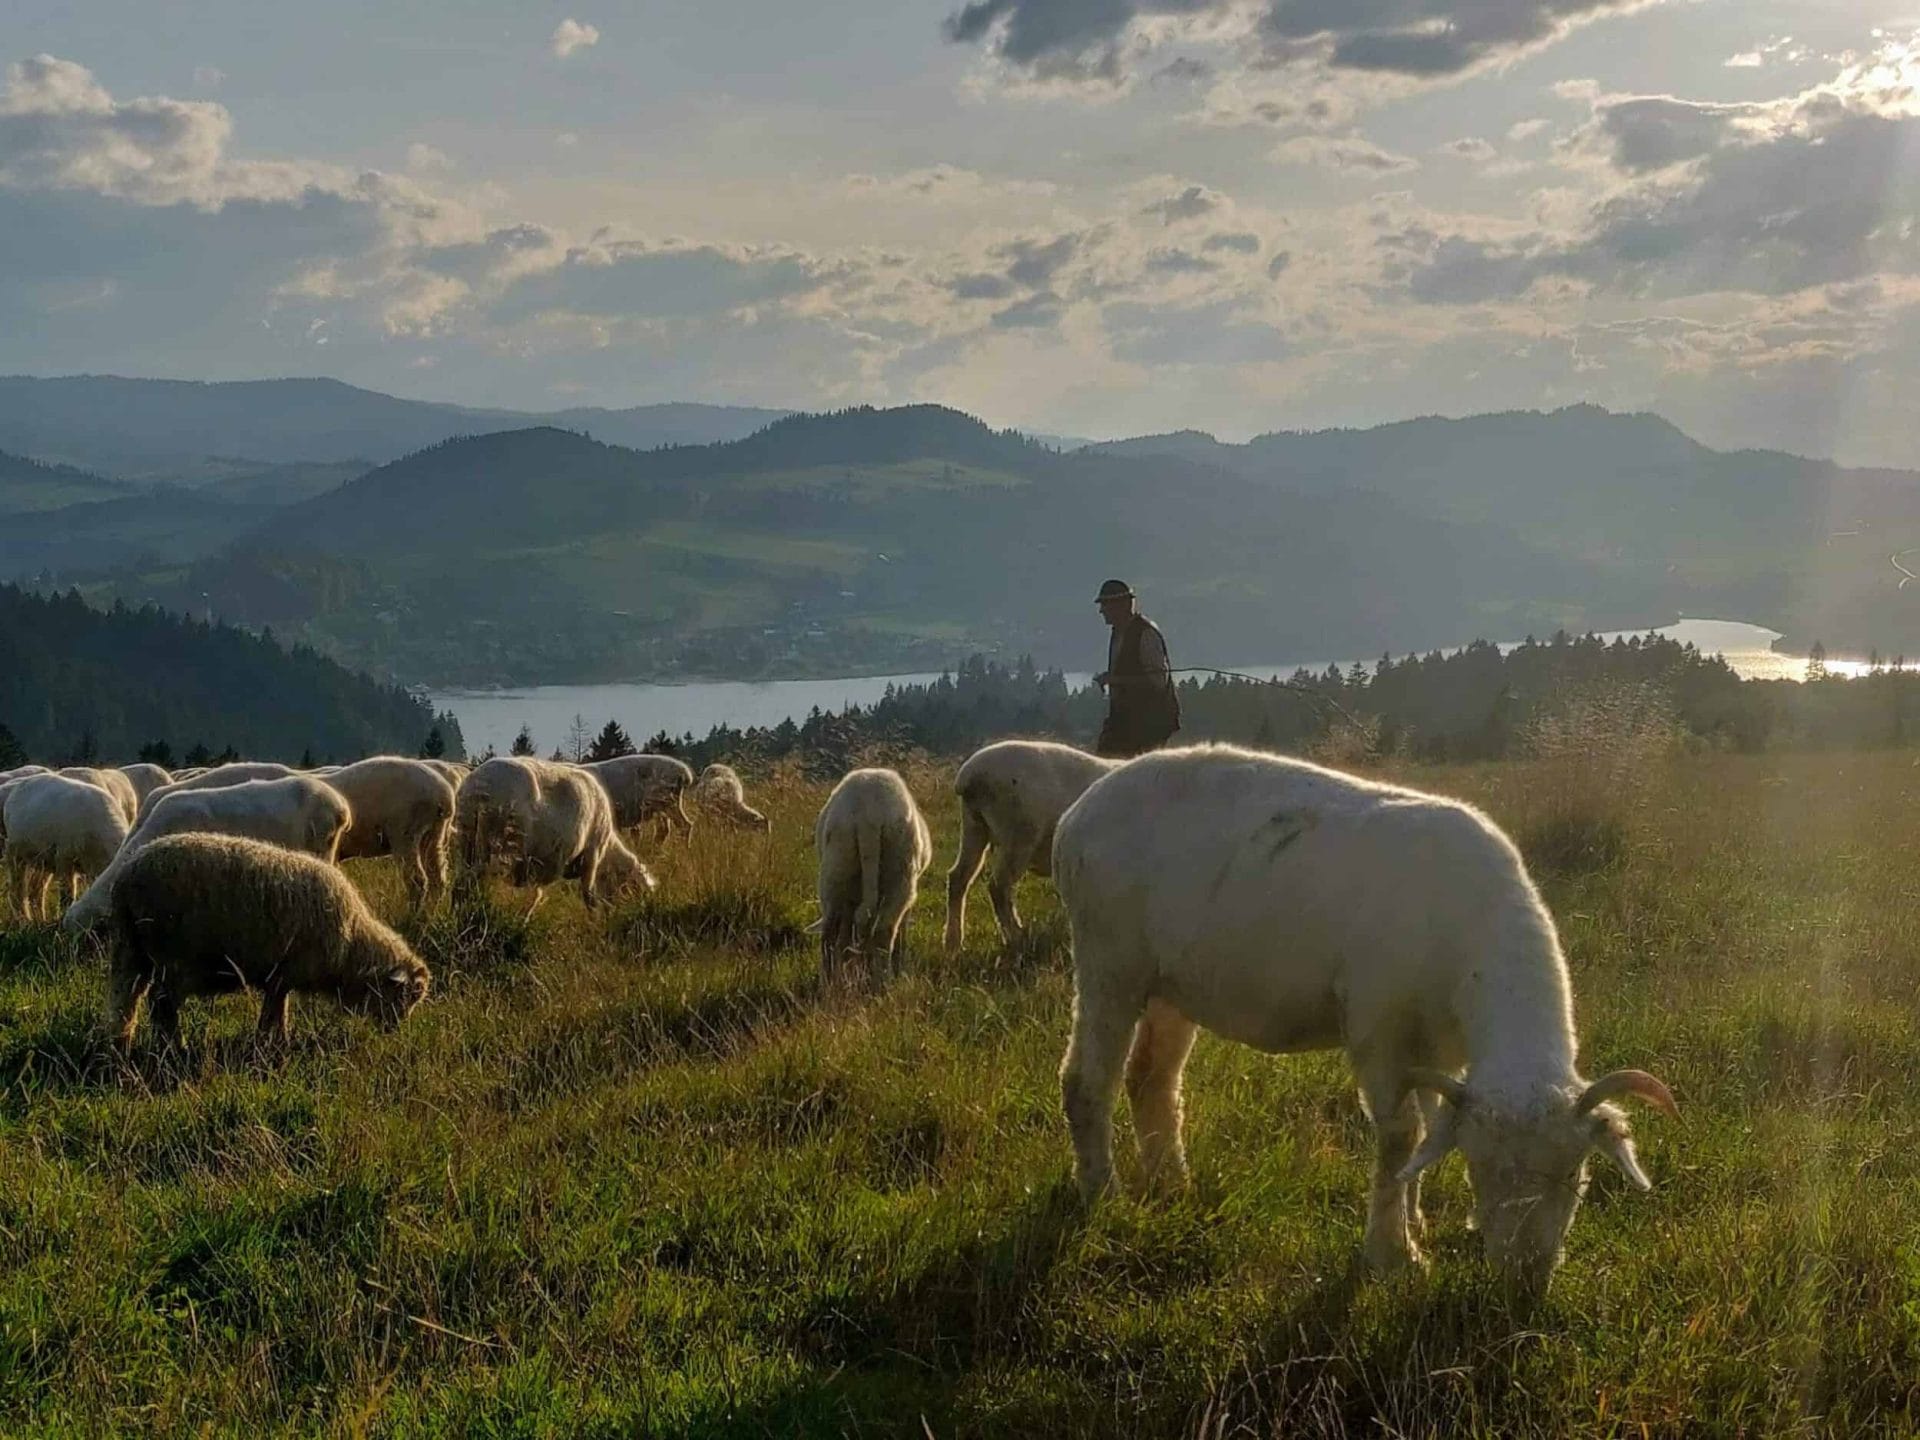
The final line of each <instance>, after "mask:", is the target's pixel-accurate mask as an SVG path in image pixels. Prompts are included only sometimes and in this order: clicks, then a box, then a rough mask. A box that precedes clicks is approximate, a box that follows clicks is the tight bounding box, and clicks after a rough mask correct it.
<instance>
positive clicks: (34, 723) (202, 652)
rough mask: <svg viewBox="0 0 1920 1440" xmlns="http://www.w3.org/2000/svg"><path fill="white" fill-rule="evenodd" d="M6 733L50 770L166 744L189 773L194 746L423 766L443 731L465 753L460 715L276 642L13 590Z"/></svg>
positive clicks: (452, 751) (4, 595)
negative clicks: (402, 757) (405, 760)
mask: <svg viewBox="0 0 1920 1440" xmlns="http://www.w3.org/2000/svg"><path fill="white" fill-rule="evenodd" d="M0 727H4V733H7V734H11V736H12V738H13V740H14V742H15V743H16V744H17V745H18V747H19V748H20V749H21V750H24V751H25V753H26V756H27V757H28V758H30V759H33V760H36V761H40V762H42V763H46V764H55V763H67V762H71V761H75V760H95V759H97V760H100V761H102V762H106V763H112V764H120V763H124V762H126V761H129V760H133V759H135V758H136V757H137V756H138V755H139V753H140V751H141V750H142V748H143V747H154V746H162V745H163V746H165V747H166V748H167V750H169V751H170V752H171V755H172V758H173V759H174V760H176V761H177V762H179V763H186V761H187V755H188V752H189V751H191V750H193V749H194V748H195V747H196V746H203V747H205V748H206V749H208V750H210V751H213V752H222V751H229V750H230V751H234V752H237V753H239V754H240V755H243V756H245V757H247V758H248V759H257V760H283V761H286V762H288V763H294V762H297V761H299V760H301V758H302V757H303V756H311V757H312V758H313V759H314V760H316V761H326V760H344V759H351V758H355V757H358V756H362V755H370V754H375V753H379V752H382V751H395V752H399V753H401V754H408V755H411V754H415V753H418V752H419V751H421V750H422V748H423V747H430V740H429V737H430V736H431V735H432V733H433V732H434V731H435V729H436V728H437V729H438V731H439V741H438V748H439V749H440V750H441V751H442V752H443V753H445V754H446V755H448V756H450V757H458V756H460V755H462V754H464V753H465V749H464V745H463V743H462V741H461V736H460V730H459V725H458V722H456V721H455V720H454V719H453V718H452V717H451V716H448V715H442V716H435V715H434V714H433V713H432V711H431V709H430V708H429V707H428V706H427V704H426V703H425V702H424V701H422V700H419V699H416V698H415V697H414V696H412V695H410V694H409V693H408V692H407V691H405V690H403V689H400V688H399V687H398V686H393V685H383V684H380V683H379V682H377V681H375V680H372V679H370V678H368V677H367V676H365V675H360V674H357V673H355V672H354V671H351V670H348V669H345V668H344V667H342V666H340V665H338V664H336V663H334V662H333V661H331V660H328V659H326V658H325V657H323V656H321V655H319V654H317V653H315V652H314V651H313V650H310V649H307V648H305V647H302V646H296V647H294V648H293V649H291V650H289V649H287V648H285V647H283V646H282V645H280V644H279V643H278V642H276V641H275V640H274V639H273V637H272V636H271V634H267V635H254V634H250V633H248V632H247V631H244V630H238V629H235V628H233V627H232V626H228V625H220V624H215V625H208V624H204V623H202V622H200V621H196V620H190V619H187V618H184V617H182V616H178V615H171V614H168V613H166V612H164V611H162V610H159V609H156V608H152V607H147V608H142V609H138V610H134V609H128V608H125V607H122V606H116V607H115V608H114V609H112V610H106V611H103V610H96V609H93V608H92V607H90V606H88V605H87V604H86V603H85V602H83V601H82V600H81V599H80V597H79V596H78V595H76V594H71V593H69V594H67V595H55V596H39V595H33V594H29V593H27V592H26V591H23V590H20V589H18V588H16V587H14V586H10V585H0ZM4 744H5V740H4V738H0V745H4ZM7 748H12V747H7Z"/></svg>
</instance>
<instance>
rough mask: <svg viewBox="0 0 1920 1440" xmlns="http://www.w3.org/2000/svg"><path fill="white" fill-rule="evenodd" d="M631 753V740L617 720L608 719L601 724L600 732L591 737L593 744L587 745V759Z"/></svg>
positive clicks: (632, 750) (605, 758)
mask: <svg viewBox="0 0 1920 1440" xmlns="http://www.w3.org/2000/svg"><path fill="white" fill-rule="evenodd" d="M633 753H634V745H633V741H632V740H631V739H630V738H629V737H628V735H627V732H626V731H625V730H622V729H621V728H620V722H619V721H618V720H609V721H607V723H606V724H605V725H603V726H601V728H600V733H599V734H598V735H596V736H594V737H593V744H591V745H590V746H588V747H587V759H589V760H613V759H616V758H618V757H619V756H621V755H631V754H633Z"/></svg>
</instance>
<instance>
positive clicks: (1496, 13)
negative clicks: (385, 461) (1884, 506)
mask: <svg viewBox="0 0 1920 1440" xmlns="http://www.w3.org/2000/svg"><path fill="white" fill-rule="evenodd" d="M1917 30H1920V14H1916V13H1915V12H1912V11H1902V10H1900V9H1899V8H1897V7H1895V6H1893V5H1891V4H1882V3H1878V0H1780V3H1775V0H978V3H974V4H971V5H967V6H966V7H965V8H964V9H955V8H953V7H952V6H950V5H949V4H946V3H941V0H935V3H929V4H922V3H918V0H786V3H779V4H775V3H769V0H705V3H702V4H697V5H685V4H675V5H665V4H658V3H649V4H644V5H642V4H635V3H620V4H614V3H597V0H570V3H569V5H566V6H561V7H547V6H543V5H538V4H526V3H514V4H503V3H476V0H465V3H460V4H449V3H444V0H412V3H409V4H407V5H404V6H395V5H392V4H388V3H382V4H378V5H375V4H369V3H363V0H333V3H330V4H328V5H325V6H316V5H310V4H300V5H293V4H281V3H277V0H246V3H244V4H242V3H229V0H198V3H196V4H195V5H193V6H191V7H185V6H172V5H168V6H156V5H153V4H151V3H126V0H88V3H85V4H75V3H72V0H60V3H49V0H24V6H23V3H22V0H12V3H11V4H10V5H9V7H8V22H7V25H6V27H5V30H4V33H3V34H0V44H4V45H6V46H8V47H10V49H9V51H8V53H5V54H0V61H4V62H6V64H7V66H8V68H7V70H6V73H5V78H4V82H3V83H0V371H7V372H28V373H36V374H55V373H69V372H74V371H96V372H114V373H119V374H138V375H168V376H179V377H209V378H238V377H251V376H263V375H286V374H330V375H337V376H339V377H341V378H343V379H346V380H350V381H353V382H355V383H358V384H363V385H368V386H372V387H375V388H378V389H384V390H390V391H395V392H398V393H402V394H409V395H419V396H424V397H432V398H445V399H452V400H459V401H465V402H470V403H486V404H506V405H515V406H521V407H526V408H547V407H553V406H559V405H568V404H586V403H593V404H606V405H626V404H635V403H641V402H647V401H658V400H711V401H725V402H736V403H756V404H767V405H792V406H807V407H818V406H824V405H833V404H847V403H853V402H859V401H870V402H873V403H878V404H889V403H899V402H904V401H910V400H939V401H944V402H946V403H949V404H953V405H957V406H960V407H962V408H965V409H968V410H971V411H974V412H975V413H977V414H980V415H982V416H983V417H984V418H986V419H988V420H990V421H992V422H994V423H997V424H1006V425H1015V424H1017V425H1021V426H1024V427H1028V428H1033V429H1038V430H1042V431H1051V432H1056V433H1071V434H1081V435H1090V436H1108V435H1117V434H1134V433H1140V432H1143V431H1149V430H1161V429H1173V428H1179V427H1185V426H1193V427H1199V428H1204V429H1211V430H1214V431H1215V432H1217V433H1219V434H1221V435H1223V436H1228V437H1234V438H1238V437H1242V436H1245V435H1248V434H1251V433H1255V432H1258V431H1262V430H1270V429H1279V428H1289V427H1299V426H1318V425H1329V424H1355V423H1367V422H1371V421H1375V420H1381V419H1390V418H1397V417H1402V416H1406V415H1412V414H1422V413H1430V412H1436V411H1438V412H1443V413H1453V414H1458V413H1467V412H1472V411H1478V410H1491V409H1502V408H1512V407H1519V406H1551V405H1557V404H1563V403H1567V402H1570V401H1573V400H1579V399H1590V400H1595V401H1598V402H1600V403H1602V404H1606V405H1609V406H1613V407H1615V408H1622V409H1635V408H1649V409H1654V410H1658V411H1660V412H1661V413H1663V414H1665V415H1668V416H1669V417H1671V418H1672V419H1674V420H1676V421H1677V422H1679V423H1680V424H1682V425H1683V426H1685V427H1687V428H1688V429H1689V430H1691V431H1692V432H1693V433H1695V434H1697V435H1699V436H1700V437H1701V438H1703V439H1707V440H1709V441H1711V442H1713V443H1717V444H1727V445H1737V444H1748V445H1777V446H1784V447H1786V448H1790V449H1795V450H1800V451H1803V452H1808V453H1816V454H1838V455H1840V456H1841V457H1842V458H1846V459H1851V460H1857V461H1870V460H1881V461H1891V462H1897V463H1902V464H1920V424H1917V423H1916V421H1915V420H1914V419H1913V418H1912V417H1914V416H1915V415H1917V414H1920V406H1917V405H1916V403H1915V401H1916V396H1920V229H1917V228H1916V201H1920V146H1917V145H1916V142H1917V141H1920V94H1916V92H1915V91H1914V89H1913V88H1912V87H1913V85H1914V82H1915V80H1916V79H1920V39H1917V38H1916V32H1917Z"/></svg>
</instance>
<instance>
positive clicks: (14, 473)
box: [0, 450, 136, 516]
mask: <svg viewBox="0 0 1920 1440" xmlns="http://www.w3.org/2000/svg"><path fill="white" fill-rule="evenodd" d="M134 493H136V490H135V487H134V486H132V485H128V484H125V483H123V482H121V481H118V480H108V479H105V478H104V477H102V476H99V475H93V474H90V473H88V472H87V471H85V470H78V469H75V468H74V467H73V466H71V465H48V464H43V463H42V462H41V461H38V460H31V459H28V458H27V457H26V456H24V455H12V454H8V453H7V452H6V451H4V450H0V515H4V516H13V515H32V514H36V513H38V512H40V511H43V510H58V509H60V508H61V507H62V506H66V505H78V504H84V503H89V502H97V501H102V500H117V499H121V498H123V497H125V496H128V495H132V494H134Z"/></svg>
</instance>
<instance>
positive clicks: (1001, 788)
mask: <svg viewBox="0 0 1920 1440" xmlns="http://www.w3.org/2000/svg"><path fill="white" fill-rule="evenodd" d="M1122 763H1123V762H1121V761H1118V760H1106V759H1102V758H1101V757H1100V756H1098V755H1089V754H1087V753H1086V751H1084V750H1075V749H1074V748H1073V747H1072V746H1071V745H1056V744H1054V743H1052V742H1051V741H1047V740H1002V741H1000V742H999V743H998V744H996V745H988V746H987V747H985V748H984V749H981V750H976V751H974V752H973V754H972V755H970V756H968V757H967V762H966V763H965V764H964V765H962V766H961V767H960V771H959V773H958V774H957V775H955V776H954V777H953V792H954V794H956V795H958V796H959V797H960V853H959V854H958V855H956V856H955V857H954V861H953V868H952V869H951V870H949V871H947V951H948V953H949V954H953V953H956V952H958V950H959V949H960V946H961V943H962V942H963V941H964V940H965V938H966V926H967V891H968V890H969V889H971V888H972V886H973V882H974V878H975V877H976V876H978V875H979V873H980V867H981V866H982V865H983V864H985V863H986V858H987V851H988V850H992V851H993V852H994V853H993V874H992V875H991V876H990V877H989V878H988V880H987V897H988V898H989V899H990V900H992V902H993V915H994V918H995V919H996V920H998V921H999V922H1000V938H1001V940H1002V941H1003V942H1004V943H1005V944H1007V945H1008V946H1018V945H1020V944H1021V943H1023V942H1024V941H1025V939H1026V927H1025V926H1024V925H1023V924H1022V923H1021V921H1020V912H1019V911H1018V910H1016V909H1015V908H1014V903H1013V892H1014V887H1015V886H1017V885H1018V884H1019V883H1020V877H1021V876H1022V875H1026V874H1029V873H1031V874H1034V875H1042V876H1045V875H1051V874H1052V873H1053V830H1054V826H1056V825H1058V824H1059V823H1060V817H1061V816H1062V815H1064V814H1066V811H1067V807H1068V806H1069V805H1071V804H1073V802H1074V801H1076V800H1078V799H1079V798H1080V797H1081V796H1082V795H1084V794H1085V793H1086V791H1087V787H1088V786H1089V785H1091V784H1093V782H1094V781H1096V780H1098V779H1099V778H1100V777H1101V776H1102V775H1105V774H1107V773H1109V772H1110V771H1113V770H1116V769H1118V768H1119V767H1120V765H1121V764H1122Z"/></svg>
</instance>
